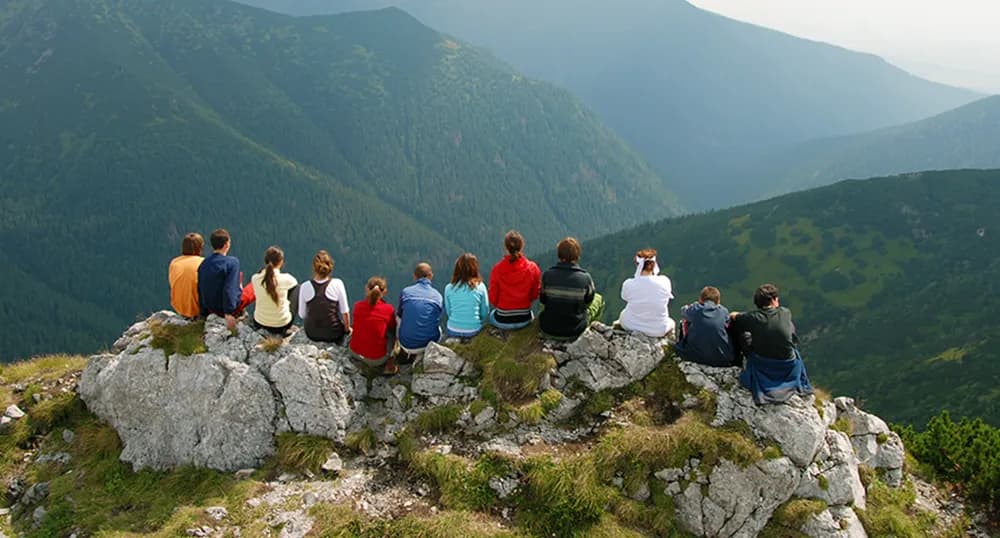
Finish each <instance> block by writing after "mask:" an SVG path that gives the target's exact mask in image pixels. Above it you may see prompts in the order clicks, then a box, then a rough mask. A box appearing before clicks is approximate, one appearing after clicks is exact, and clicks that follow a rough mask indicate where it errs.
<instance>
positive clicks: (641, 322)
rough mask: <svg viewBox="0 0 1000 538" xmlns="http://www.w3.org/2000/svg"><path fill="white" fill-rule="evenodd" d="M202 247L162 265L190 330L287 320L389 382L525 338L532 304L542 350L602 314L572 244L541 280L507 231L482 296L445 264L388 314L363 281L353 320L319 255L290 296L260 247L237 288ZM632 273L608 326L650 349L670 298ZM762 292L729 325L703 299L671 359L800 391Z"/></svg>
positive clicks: (666, 288)
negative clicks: (432, 358)
mask: <svg viewBox="0 0 1000 538" xmlns="http://www.w3.org/2000/svg"><path fill="white" fill-rule="evenodd" d="M209 241H210V243H211V247H212V254H211V255H210V256H208V257H207V258H202V256H201V253H202V249H203V247H204V240H203V238H202V237H201V236H200V235H199V234H196V233H191V234H188V235H187V236H185V237H184V239H183V240H182V244H181V255H180V256H178V257H176V258H174V259H173V260H172V261H171V262H170V267H169V281H170V298H171V305H172V306H173V308H174V310H175V311H177V313H179V314H181V315H182V316H185V317H187V318H191V319H194V318H198V317H205V316H208V315H209V314H215V315H217V316H219V317H223V318H225V320H226V323H227V325H228V326H229V327H230V328H231V329H232V328H235V326H236V323H237V321H238V319H239V318H240V317H241V316H243V314H244V310H245V309H246V308H247V307H248V306H249V305H250V304H254V305H255V306H254V312H253V317H252V323H253V325H254V326H255V327H256V328H258V329H260V330H264V331H267V332H269V333H271V334H274V335H277V336H285V335H287V333H288V331H289V329H290V328H291V326H292V324H293V322H294V318H295V315H297V316H298V318H299V319H301V320H302V326H303V330H304V332H305V334H306V336H307V337H308V338H310V339H311V340H314V341H318V342H331V343H336V344H338V345H344V343H345V341H347V345H348V347H349V348H350V351H351V353H352V354H353V355H354V356H355V357H356V358H357V359H359V360H362V361H363V362H364V363H366V364H368V365H370V366H372V367H381V368H383V371H384V372H385V373H386V374H387V375H392V374H395V373H396V372H398V370H399V364H400V363H407V362H412V361H413V360H414V359H415V358H416V357H417V356H419V355H420V354H421V353H423V351H424V349H425V348H426V347H427V345H428V344H429V343H430V342H438V341H440V340H441V339H442V338H444V337H446V336H447V337H453V338H463V339H464V338H472V337H474V336H476V335H477V334H478V333H479V332H480V331H482V329H483V327H484V326H486V325H493V326H495V327H497V328H498V329H502V330H518V329H522V328H524V327H527V326H528V325H530V324H531V323H532V322H533V321H534V318H535V314H534V310H533V308H532V307H533V305H534V302H535V301H536V300H537V301H538V302H539V303H540V304H541V309H540V312H539V315H538V317H539V329H540V331H541V333H542V337H543V338H546V339H552V340H575V339H576V338H577V337H579V336H580V335H581V334H582V333H583V332H584V331H585V330H586V329H587V327H588V326H589V325H590V324H591V322H593V321H597V320H599V319H601V317H602V316H603V314H604V299H603V298H602V297H601V295H600V294H599V293H597V291H596V287H595V285H594V281H593V278H591V276H590V274H589V273H588V272H587V271H586V270H584V269H583V268H582V267H580V265H579V261H580V255H581V247H580V243H579V242H578V241H577V240H576V239H574V238H572V237H567V238H565V239H563V240H562V241H560V242H559V244H558V245H557V248H556V251H557V255H558V258H559V262H558V263H557V264H556V265H554V266H553V267H551V268H550V269H548V270H547V271H545V272H544V273H542V271H541V270H540V269H539V267H538V264H536V263H535V262H533V261H531V260H529V259H528V258H527V257H525V256H524V254H523V252H524V246H525V242H524V237H523V236H522V235H521V234H520V233H518V232H517V231H513V230H512V231H510V232H508V233H507V234H506V236H505V237H504V249H505V250H506V255H505V256H504V257H503V258H502V259H501V260H500V261H498V262H497V263H496V264H495V265H494V266H493V269H492V271H491V272H490V277H489V285H488V286H487V284H486V283H485V282H484V281H483V278H482V276H481V275H480V272H479V260H478V258H477V257H476V256H475V255H473V254H470V253H465V254H462V255H461V256H459V257H458V259H457V260H456V261H455V266H454V269H453V271H452V276H451V280H450V282H449V283H448V284H447V285H446V286H445V288H444V295H443V296H442V294H441V293H440V292H439V291H438V290H436V289H435V288H434V286H433V283H432V282H433V279H434V273H433V270H432V268H431V266H430V264H428V263H424V262H422V263H419V264H417V266H416V267H415V268H414V272H413V279H414V282H413V283H412V284H411V285H409V286H407V287H405V288H404V289H403V290H402V291H401V293H400V295H399V301H398V302H397V303H396V307H394V306H393V305H392V304H390V303H388V302H386V300H385V296H386V294H387V293H388V291H389V288H388V285H387V283H386V280H385V278H383V277H381V276H373V277H371V278H369V279H368V281H367V283H366V284H365V297H364V299H363V300H361V301H357V302H356V303H354V305H353V311H352V309H351V305H350V302H349V300H348V296H347V290H346V288H345V286H344V283H343V281H341V280H340V279H338V278H333V277H332V274H333V268H334V261H333V259H332V258H331V257H330V254H329V253H327V252H326V251H324V250H321V251H319V252H317V253H316V254H315V256H314V257H313V263H312V269H313V271H312V277H311V278H310V279H309V280H308V281H305V282H303V283H301V284H299V282H298V280H297V279H296V278H295V277H293V276H292V275H290V274H288V273H283V272H282V271H281V269H282V267H283V266H284V253H283V252H282V251H281V249H280V248H278V247H274V246H272V247H269V248H268V249H267V251H266V252H265V253H264V266H263V268H262V269H261V270H260V271H259V272H257V273H255V274H253V275H252V276H251V277H250V281H249V285H247V286H243V274H242V273H241V272H240V262H239V260H238V259H237V258H236V257H234V256H230V255H229V250H230V248H231V247H232V239H231V237H230V235H229V233H228V232H227V231H226V230H223V229H219V230H216V231H214V232H212V235H211V236H210V238H209ZM634 261H635V265H636V271H635V276H634V277H633V278H629V279H627V280H626V281H625V282H624V283H623V284H622V292H621V294H622V299H623V300H624V301H625V302H626V306H625V309H624V310H623V311H622V313H621V316H620V318H619V319H618V321H616V322H615V324H616V325H618V326H620V327H622V328H623V329H625V330H628V331H633V332H639V333H643V334H645V335H648V336H651V337H664V336H666V335H668V334H671V333H672V332H673V331H674V330H675V324H674V321H673V320H672V319H671V318H670V315H669V312H668V307H669V303H670V300H671V299H672V298H673V293H672V289H671V282H670V279H669V278H668V277H667V276H666V275H661V274H660V268H659V265H658V264H657V261H656V251H655V250H653V249H644V250H640V251H639V252H637V253H636V257H635V260H634ZM768 286H769V285H766V286H762V287H761V289H760V290H758V293H757V295H755V297H754V301H755V303H756V304H757V305H758V307H759V310H757V311H754V312H749V313H742V314H739V313H733V314H732V315H730V314H729V313H728V311H727V310H726V309H725V307H723V306H721V303H720V297H719V291H718V290H717V289H715V288H711V287H708V288H705V289H704V290H703V291H702V296H701V300H700V301H699V303H697V304H694V305H688V306H686V307H684V309H683V310H682V314H681V315H682V318H683V322H682V325H681V329H682V334H681V335H680V337H679V338H678V341H677V344H676V346H677V351H678V353H679V354H680V355H681V357H683V358H685V359H687V360H692V361H697V362H702V363H705V364H709V365H713V366H731V365H734V364H739V363H740V362H742V359H741V357H742V356H743V355H744V354H745V355H746V357H747V367H748V368H747V369H748V370H749V369H750V368H755V367H756V368H762V369H763V370H762V371H765V372H770V374H768V375H772V374H774V372H776V370H775V368H776V366H774V365H771V364H770V363H769V362H768V361H775V360H777V361H780V362H782V363H784V362H794V363H797V364H799V367H800V370H801V376H802V378H803V379H804V377H805V371H804V369H803V368H801V362H802V361H801V358H800V357H799V356H798V351H797V345H796V344H797V340H796V339H795V338H796V337H795V330H794V326H792V324H791V313H790V312H788V310H787V309H785V308H783V307H780V306H779V305H778V302H777V301H778V296H777V289H776V288H774V287H773V286H770V287H768ZM765 288H766V289H765ZM762 290H764V291H762ZM761 294H764V295H761ZM758 295H761V297H764V296H765V295H766V297H767V298H768V299H767V301H770V300H771V299H772V298H773V304H772V303H771V302H766V304H764V306H761V305H762V302H761V301H764V300H765V299H764V298H762V299H761V301H758ZM772 311H773V312H772ZM443 316H446V321H445V323H444V330H442V328H441V326H442V323H441V321H442V317H443ZM730 318H731V319H730ZM787 359H791V360H790V361H789V360H787ZM744 374H746V372H744ZM751 378H752V379H754V380H756V381H755V382H757V383H758V384H759V385H761V386H765V387H771V386H772V385H773V383H772V381H773V380H765V381H760V380H759V376H751ZM751 378H748V379H751ZM749 383H750V381H748V386H749ZM755 395H756V394H755ZM769 398H771V399H772V400H774V399H780V398H781V395H780V394H771V395H770V396H769Z"/></svg>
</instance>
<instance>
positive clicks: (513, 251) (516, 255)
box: [503, 230, 524, 263]
mask: <svg viewBox="0 0 1000 538" xmlns="http://www.w3.org/2000/svg"><path fill="white" fill-rule="evenodd" d="M503 246H504V248H506V249H507V254H510V257H509V258H508V259H507V261H509V262H510V263H514V262H516V261H517V260H520V259H521V257H522V254H521V251H522V250H524V236H523V235H521V234H520V233H519V232H518V231H517V230H511V231H509V232H507V235H505V236H504V238H503Z"/></svg>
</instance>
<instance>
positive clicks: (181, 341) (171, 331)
mask: <svg viewBox="0 0 1000 538" xmlns="http://www.w3.org/2000/svg"><path fill="white" fill-rule="evenodd" d="M149 332H150V334H152V335H153V341H152V342H150V345H152V346H153V347H154V348H155V349H162V350H163V353H164V354H165V355H166V356H167V357H170V356H171V355H174V354H175V353H176V354H180V355H196V354H198V353H205V352H207V351H208V347H207V346H206V345H205V322H204V321H192V322H189V323H186V324H184V325H178V324H174V323H163V322H162V321H159V320H153V321H150V322H149Z"/></svg>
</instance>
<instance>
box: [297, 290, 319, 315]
mask: <svg viewBox="0 0 1000 538" xmlns="http://www.w3.org/2000/svg"><path fill="white" fill-rule="evenodd" d="M315 293H316V291H315V290H314V289H313V287H312V284H309V287H308V288H306V285H305V284H302V286H301V287H300V288H299V301H298V302H299V308H298V312H299V319H306V303H307V302H309V299H312V297H308V295H312V294H315Z"/></svg>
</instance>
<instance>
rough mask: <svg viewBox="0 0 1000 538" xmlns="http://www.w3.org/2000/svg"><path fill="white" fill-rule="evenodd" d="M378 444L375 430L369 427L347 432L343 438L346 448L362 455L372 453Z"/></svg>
mask: <svg viewBox="0 0 1000 538" xmlns="http://www.w3.org/2000/svg"><path fill="white" fill-rule="evenodd" d="M377 444H378V438H376V437H375V432H374V431H372V429H371V428H364V429H361V430H358V431H356V432H351V433H349V434H347V438H346V439H344V445H346V446H347V448H350V449H351V450H353V451H355V452H360V453H362V454H364V455H366V456H367V455H368V454H371V453H372V450H374V449H375V446H376V445H377Z"/></svg>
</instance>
